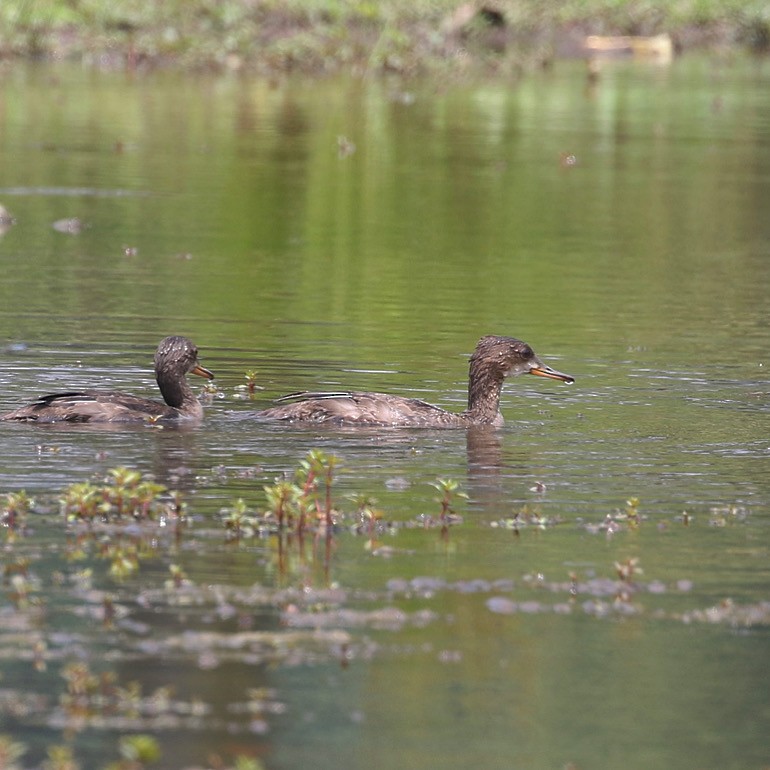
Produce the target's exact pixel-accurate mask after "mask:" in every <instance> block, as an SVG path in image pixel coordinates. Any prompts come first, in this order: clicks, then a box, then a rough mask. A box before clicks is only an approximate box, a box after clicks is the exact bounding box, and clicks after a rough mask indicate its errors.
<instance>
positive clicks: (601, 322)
mask: <svg viewBox="0 0 770 770" xmlns="http://www.w3.org/2000/svg"><path fill="white" fill-rule="evenodd" d="M767 65H768V63H767V62H766V61H762V60H759V61H757V60H730V61H727V60H719V61H713V60H710V59H706V58H703V59H699V58H687V59H684V60H678V61H676V62H674V64H673V65H672V66H671V67H668V68H658V67H647V66H640V65H639V64H638V63H629V62H621V63H617V64H613V65H612V66H609V67H607V68H605V69H604V70H603V71H602V74H601V77H600V79H599V81H598V83H596V84H595V85H592V86H589V85H588V84H587V83H586V81H585V77H584V69H583V67H582V65H577V64H571V63H560V64H558V65H557V66H556V67H555V68H554V70H553V71H552V72H548V73H543V74H540V75H536V76H533V77H532V78H529V79H527V80H524V81H522V82H520V83H505V82H494V83H485V82H473V83H449V84H447V83H442V84H436V83H428V82H425V83H410V84H408V85H404V84H403V83H401V82H399V81H388V80H383V81H364V82H361V81H352V80H351V81H346V80H328V81H325V80H321V81H318V80H313V81H305V80H300V79H298V80H285V81H277V82H268V81H261V80H249V79H239V78H230V79H228V78H217V79H214V78H211V79H209V78H207V77H204V76H197V77H184V76H179V75H172V74H163V73H154V74H152V75H147V76H133V77H129V76H126V75H123V74H119V73H93V72H87V71H81V70H78V69H70V68H66V67H55V68H51V67H32V68H26V69H25V68H18V69H13V70H6V71H4V72H3V74H2V78H3V92H2V97H0V107H1V108H2V114H3V122H2V133H3V142H2V148H1V149H0V161H2V167H3V170H4V173H3V179H2V182H1V185H2V187H0V202H2V203H3V204H4V205H5V206H6V208H8V209H9V210H10V211H11V212H12V213H13V214H14V216H15V218H16V223H15V224H14V225H13V226H12V227H11V228H10V229H9V230H8V231H7V232H6V233H5V234H4V235H3V236H2V237H1V238H0V260H2V265H3V280H2V281H1V282H0V297H1V298H2V305H1V308H2V309H1V310H0V342H2V344H3V346H4V349H3V351H2V354H1V355H0V386H2V390H1V391H0V392H1V393H2V397H1V398H0V408H2V409H3V410H5V409H8V408H11V407H12V406H13V405H16V404H18V403H21V402H24V401H26V400H29V399H31V398H33V397H35V396H36V395H38V394H40V393H44V392H56V391H61V390H71V389H73V388H79V387H86V386H90V385H92V384H99V385H100V386H105V387H112V388H118V389H122V390H128V391H130V392H133V393H137V394H144V395H150V396H151V395H154V393H155V386H154V382H153V378H152V372H151V361H152V353H153V351H154V348H155V346H156V345H157V342H158V340H159V339H160V338H161V337H163V336H165V335H166V334H173V333H179V334H186V335H189V336H190V337H191V338H192V339H194V340H195V341H196V343H197V344H198V345H199V347H200V349H201V358H202V361H203V363H204V365H205V366H207V367H209V368H211V369H212V370H213V371H214V372H215V373H216V375H217V380H216V383H217V385H218V387H219V393H218V394H217V395H215V396H212V397H211V399H210V400H211V403H210V406H209V407H208V410H207V419H206V422H205V423H204V424H203V425H201V426H200V427H197V428H194V429H192V430H181V431H176V430H157V429H153V428H144V427H141V428H138V429H130V430H118V431H115V430H93V429H87V428H85V429H84V428H77V427H74V428H73V427H65V428H55V427H52V428H36V427H34V426H27V425H4V426H2V428H1V429H0V451H1V452H2V455H3V458H4V460H3V463H2V467H0V491H3V492H11V491H18V490H21V489H25V490H26V491H27V492H28V493H29V494H31V495H33V496H34V497H35V499H36V501H37V506H36V509H35V513H34V514H33V516H32V524H31V527H30V531H29V533H28V536H27V537H22V538H17V539H16V540H15V541H14V542H13V543H12V544H11V545H9V547H8V548H7V549H6V551H5V552H4V554H3V559H4V561H5V565H6V567H5V569H6V586H5V588H6V593H5V597H4V599H3V604H2V609H1V611H2V613H3V616H4V619H5V622H4V628H6V629H7V630H6V631H4V632H3V635H2V637H0V639H2V641H0V650H1V651H2V657H3V664H2V666H3V676H2V681H1V682H0V687H1V688H2V698H0V723H1V724H2V729H0V732H3V733H11V734H13V735H14V737H15V738H16V739H17V740H20V741H23V742H24V743H25V744H26V745H27V747H28V753H27V755H25V762H26V765H25V766H33V765H36V764H39V763H40V762H41V761H42V759H43V758H44V757H45V756H46V750H47V749H48V748H49V747H50V746H52V745H54V744H62V743H69V744H71V745H72V747H73V750H74V752H75V755H76V756H77V757H78V758H79V759H80V760H81V762H82V763H83V766H84V767H86V766H102V765H105V764H107V763H108V762H109V761H111V760H113V759H114V758H115V757H117V741H118V737H119V736H120V735H125V734H131V733H151V734H153V735H154V736H155V737H156V738H157V739H158V740H159V742H160V744H161V748H162V750H163V753H164V758H163V765H164V766H165V767H180V768H181V767H188V766H193V765H202V764H204V763H206V762H211V761H212V760H211V756H212V755H219V756H221V757H222V758H223V761H225V762H232V761H233V757H234V756H237V755H239V754H242V755H247V756H256V757H258V758H259V759H261V761H262V762H263V763H264V765H265V766H266V767H268V768H273V767H274V768H295V767H307V766H312V767H317V768H326V767H329V768H332V767H333V768H357V767H360V766H361V765H362V764H363V763H364V762H365V763H366V764H367V765H368V766H372V767H375V768H392V767H400V768H404V767H406V768H426V767H437V766H444V767H457V768H465V767H468V766H469V765H474V766H482V767H497V766H499V767H522V768H525V767H526V768H553V767H568V766H574V767H581V768H582V767H606V768H611V767H613V768H614V767H618V766H623V767H626V768H631V769H632V770H633V769H636V768H640V769H646V768H660V767H680V768H761V767H764V766H765V765H766V764H767V763H768V762H770V755H769V754H768V751H767V741H766V737H765V736H766V735H767V730H768V726H769V725H768V714H770V701H769V700H768V692H770V687H768V684H770V683H768V673H767V672H768V652H767V650H768V644H767V642H768V639H767V631H768V610H769V607H768V601H770V597H769V596H768V580H769V578H770V574H769V573H770V568H769V567H768V546H767V542H768V540H767V530H768V523H769V521H770V519H769V514H770V511H769V509H768V495H769V494H770V482H769V481H768V479H770V476H768V473H767V468H768V458H769V456H770V444H769V443H768V438H767V437H768V420H769V419H770V411H769V410H768V406H767V403H768V394H770V387H768V385H767V367H768V366H770V361H768V359H767V350H768V346H769V344H770V324H769V320H770V316H769V315H768V304H767V300H766V289H767V286H768V285H770V263H768V260H767V254H766V252H767V244H768V243H769V242H770V224H768V222H769V221H770V220H768V217H767V215H766V214H767V211H768V210H769V206H770V194H769V193H768V189H769V187H768V181H769V180H770V139H769V138H768V137H770V100H768V97H767V94H768V85H769V84H768V77H769V74H770V71H769V70H768V66H767ZM67 217H78V218H79V219H80V220H81V221H82V223H83V229H82V231H81V232H80V233H79V234H68V233H62V232H59V231H58V230H56V229H54V228H53V227H52V224H53V223H54V222H55V221H57V220H60V219H62V218H67ZM487 333H497V334H509V335H512V336H517V337H520V338H522V339H525V340H526V341H528V342H529V343H530V344H531V345H532V346H533V347H534V348H535V350H536V351H537V352H538V353H539V354H540V355H541V356H542V357H543V359H544V360H545V361H546V362H547V363H550V364H552V365H553V366H555V367H556V368H558V369H560V370H562V371H565V372H569V373H570V374H572V375H574V376H575V378H576V383H575V384H574V385H573V386H570V387H566V386H563V385H561V384H559V383H555V382H553V383H552V382H549V381H544V380H541V379H539V378H533V377H524V378H519V379H518V380H515V381H511V382H509V383H508V384H507V385H506V387H505V390H504V395H503V402H502V410H503V413H504V415H505V417H506V421H507V424H506V427H505V428H504V429H502V430H500V431H492V432H489V431H471V432H469V433H467V434H466V432H464V431H413V430H412V431H409V430H359V431H356V430H334V429H327V428H312V427H311V428H301V427H290V428H287V427H286V426H280V425H277V426H275V425H264V424H256V423H255V422H254V421H252V420H251V419H249V416H248V415H249V412H251V411H254V410H255V409H256V408H258V407H259V406H260V405H261V404H266V403H268V402H269V401H270V400H271V399H272V398H274V397H277V396H279V395H281V394H283V393H287V392H291V391H295V390H300V389H304V388H310V389H339V388H341V387H346V388H356V389H367V390H383V391H390V392H401V393H409V394H414V395H418V396H420V397H422V398H425V399H427V400H429V401H431V402H433V403H437V404H440V405H442V406H445V407H447V408H450V409H457V410H460V409H462V408H463V406H464V401H465V398H466V376H467V358H468V355H469V354H470V353H471V351H472V350H473V347H474V345H475V343H476V340H477V339H478V338H479V337H480V336H481V335H483V334H487ZM251 369H254V370H256V372H257V380H258V383H259V385H260V387H261V388H263V390H259V391H257V394H256V398H255V400H254V401H250V400H248V399H245V398H243V396H244V392H243V390H242V387H241V388H239V386H243V385H245V383H246V379H245V373H246V372H247V371H248V370H251ZM312 448H319V449H321V450H323V451H324V452H326V453H328V454H333V455H335V456H337V457H339V459H340V466H339V469H338V471H337V474H336V480H335V486H334V499H335V503H336V505H337V507H338V508H339V510H340V513H341V518H340V526H339V528H338V530H337V531H336V532H335V534H334V536H333V538H332V539H331V541H330V543H328V544H327V542H326V541H325V539H324V538H320V539H318V540H315V539H313V538H312V537H311V538H308V539H307V541H306V542H305V543H304V544H303V545H300V544H299V543H297V542H296V541H292V542H291V543H289V544H285V547H284V548H282V549H280V550H279V549H278V547H277V543H276V539H275V538H261V539H260V538H246V539H242V540H241V541H240V542H226V539H225V526H224V523H223V521H222V514H221V511H222V509H226V508H230V507H232V505H233V504H234V501H235V500H236V499H237V498H239V497H242V498H243V499H244V500H245V501H246V502H247V504H248V505H249V506H251V507H252V508H253V509H260V510H264V506H265V501H264V495H263V491H262V488H263V486H264V485H265V484H270V483H272V482H273V480H274V479H275V478H276V477H278V476H280V475H281V474H284V473H291V472H293V470H294V469H295V468H296V467H297V465H298V463H299V462H300V460H301V459H302V458H303V457H305V455H306V453H307V451H308V450H309V449H312ZM120 465H124V466H128V467H131V468H136V469H138V470H140V471H141V472H142V473H144V474H152V475H153V476H154V477H155V478H156V479H157V480H158V481H159V482H160V483H163V484H165V485H167V486H169V487H171V488H173V489H178V490H180V491H181V492H182V493H183V494H184V496H185V500H186V502H187V505H188V512H189V514H190V516H191V519H192V524H191V527H190V528H189V529H187V530H185V532H184V533H183V534H182V536H181V539H179V538H175V537H174V536H173V535H172V534H170V533H169V534H168V535H166V534H164V533H162V532H160V533H158V532H154V533H151V534H149V535H146V536H144V535H143V536H142V537H139V533H138V532H137V531H135V530H129V533H128V535H127V537H128V538H129V539H130V538H131V537H134V538H138V539H139V541H140V542H142V543H144V545H145V546H146V551H147V552H146V554H145V557H144V558H143V559H142V560H141V565H140V569H139V571H138V573H137V574H136V575H134V576H132V577H130V578H128V579H126V580H124V581H118V580H115V579H114V578H113V577H111V576H110V574H109V569H108V567H109V562H108V561H107V560H105V559H104V558H103V554H102V555H101V556H100V551H99V547H98V543H99V537H97V538H96V540H95V541H94V542H91V541H88V542H86V543H85V545H84V546H83V548H84V551H85V553H84V554H83V558H82V559H80V558H79V557H78V558H74V557H73V547H72V540H73V538H72V535H70V537H69V538H68V536H67V532H66V527H65V524H64V522H63V521H62V519H61V517H60V516H59V515H58V513H57V510H58V502H57V500H58V498H59V496H60V495H61V493H62V491H63V490H64V489H65V487H67V486H68V485H69V484H71V483H73V482H80V481H86V480H92V481H95V480H101V479H102V478H103V477H104V476H105V474H106V473H107V471H108V470H109V469H110V468H114V467H116V466H120ZM437 478H451V479H455V480H457V481H459V482H460V483H461V485H462V488H463V490H464V491H465V492H466V493H467V494H468V499H467V500H462V499H459V500H458V501H457V503H456V510H457V512H458V514H459V515H460V516H461V520H460V521H458V522H457V523H455V524H453V525H452V526H451V527H449V528H448V530H447V531H442V528H441V527H440V526H435V524H436V522H435V517H436V515H437V513H438V510H439V506H438V503H437V502H436V499H435V498H436V497H437V495H438V493H437V491H436V490H435V489H434V488H433V487H432V486H431V482H434V481H435V480H436V479H437ZM351 494H359V495H360V494H367V495H369V496H372V497H374V498H376V500H377V503H376V505H377V507H378V508H379V509H380V510H381V511H382V519H381V520H380V521H381V527H380V529H379V531H378V533H377V536H376V542H375V544H374V548H372V544H371V542H370V538H369V537H368V536H366V534H361V533H360V532H359V531H358V528H357V527H356V526H355V504H354V503H353V502H352V501H351V500H350V499H349V498H348V495H351ZM631 498H637V499H638V501H639V502H638V505H637V506H636V507H634V504H632V505H631V506H630V507H629V504H628V503H627V501H628V500H630V499H631ZM629 511H630V512H631V514H632V517H631V520H630V521H629V519H628V512H629ZM113 534H114V533H113ZM103 536H104V535H103ZM111 536H112V535H111ZM143 538H145V539H143ZM327 546H328V549H327ZM74 551H75V552H77V549H74ZM25 559H26V560H28V562H29V566H28V572H29V579H30V580H32V581H33V582H34V583H35V585H37V586H38V588H39V590H38V591H37V595H38V596H39V598H40V599H41V600H42V605H41V608H36V607H34V606H32V607H29V606H28V607H22V606H19V602H18V597H16V598H14V595H13V588H12V584H11V577H10V576H11V575H12V573H13V570H14V569H15V568H18V565H19V564H20V563H22V562H23V561H24V560H25ZM636 560H638V561H636ZM172 564H175V565H180V566H181V567H183V569H184V571H185V573H186V575H187V578H188V579H189V581H190V583H191V585H190V587H189V588H188V589H187V590H186V591H181V592H180V591H175V590H172V589H167V588H165V586H164V584H165V581H166V580H167V579H168V576H169V566H170V565H172ZM9 565H11V566H10V567H9ZM12 565H16V567H13V566H12ZM618 565H619V566H618ZM624 568H625V569H630V570H631V571H632V574H631V576H630V578H629V579H628V580H626V581H623V580H620V579H619V577H618V571H619V570H621V571H622V570H623V569H624ZM86 569H91V570H92V573H91V574H90V575H88V574H85V573H84V572H83V570H86ZM105 596H107V597H109V598H111V599H112V600H113V601H114V602H115V604H116V605H117V606H118V607H119V610H120V611H119V613H118V617H117V619H116V621H115V622H114V624H113V625H112V626H111V627H103V624H102V622H101V619H102V618H103V607H104V599H105ZM249 634H251V636H249ZM239 635H240V636H239ZM30 640H32V642H33V652H34V654H33V652H30ZM73 661H81V662H84V663H85V664H86V665H87V666H88V667H89V668H90V670H92V671H93V672H96V673H104V672H107V673H110V674H111V675H114V676H115V678H116V681H117V682H118V683H119V685H120V686H122V687H124V688H125V687H128V685H129V683H130V682H132V681H136V682H138V683H139V686H140V688H141V693H142V694H143V695H144V696H145V697H146V698H147V702H146V703H145V704H144V706H143V707H141V708H135V709H134V710H133V711H132V710H131V709H127V708H125V704H123V705H121V706H115V705H114V704H113V705H112V706H111V707H110V708H109V709H107V708H106V707H100V706H99V705H98V703H95V702H91V703H90V704H89V706H88V708H85V709H84V710H83V711H82V712H79V711H77V709H75V710H74V711H73V708H72V706H71V703H69V702H68V701H67V700H66V695H67V692H68V689H67V682H66V680H65V678H64V676H63V673H64V672H65V671H66V666H67V665H68V664H70V663H72V662H73ZM168 685H170V686H172V687H173V692H172V694H171V695H169V696H168V698H169V699H170V700H164V699H163V697H162V694H159V693H158V688H161V687H165V686H168ZM163 692H165V691H163ZM153 693H154V694H155V697H154V698H150V695H152V694H153Z"/></svg>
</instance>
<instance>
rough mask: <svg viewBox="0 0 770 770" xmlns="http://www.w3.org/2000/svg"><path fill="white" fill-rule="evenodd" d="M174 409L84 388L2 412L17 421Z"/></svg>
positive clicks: (109, 418)
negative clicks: (6, 412) (83, 389)
mask: <svg viewBox="0 0 770 770" xmlns="http://www.w3.org/2000/svg"><path fill="white" fill-rule="evenodd" d="M176 411H177V410H175V409H173V408H172V407H169V406H167V405H166V404H163V403H161V402H159V401H153V400H151V399H147V398H139V397H138V396H132V395H130V394H128V393H114V392H110V391H98V390H85V391H80V392H72V393H52V394H49V395H46V396H41V397H40V398H38V399H37V401H35V402H33V403H32V404H29V405H28V406H23V407H21V408H20V409H16V410H14V411H12V412H9V413H8V414H5V415H3V416H2V417H0V419H3V420H17V421H20V422H40V423H47V422H138V421H144V420H157V419H161V418H164V417H172V416H175V414H176Z"/></svg>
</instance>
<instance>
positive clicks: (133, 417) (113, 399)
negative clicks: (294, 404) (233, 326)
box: [0, 337, 214, 423]
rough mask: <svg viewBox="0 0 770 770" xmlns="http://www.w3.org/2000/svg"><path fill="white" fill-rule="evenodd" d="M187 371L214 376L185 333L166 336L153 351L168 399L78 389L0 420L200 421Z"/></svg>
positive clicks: (200, 410) (200, 409)
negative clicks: (199, 357)
mask: <svg viewBox="0 0 770 770" xmlns="http://www.w3.org/2000/svg"><path fill="white" fill-rule="evenodd" d="M188 373H192V374H197V375H199V376H200V377H205V378H206V379H209V380H212V379H214V375H213V374H212V373H211V372H210V371H209V370H208V369H204V368H203V367H202V366H201V365H200V364H199V363H198V348H196V347H195V345H193V344H192V342H190V340H188V339H187V338H186V337H166V338H165V339H163V340H161V342H160V344H159V345H158V349H157V351H156V352H155V379H156V380H157V381H158V387H159V388H160V392H161V394H162V395H163V400H164V401H165V402H166V403H165V404H164V403H161V402H160V401H154V400H152V399H149V398H141V397H139V396H132V395H130V394H128V393H118V392H115V391H110V390H82V391H79V392H72V393H55V394H53V395H50V396H41V397H40V398H39V399H38V400H37V401H35V402H34V403H32V404H29V405H28V406H22V407H20V408H19V409H15V410H14V411H12V412H8V413H7V414H3V415H0V420H16V421H19V422H38V423H51V422H77V423H84V422H86V423H87V422H94V423H95V422H99V423H105V422H156V421H158V420H161V421H167V420H201V419H202V418H203V407H202V406H201V403H200V401H198V399H197V397H196V396H195V394H194V393H193V392H192V388H190V385H189V384H188V382H187V380H186V379H185V375H187V374H188Z"/></svg>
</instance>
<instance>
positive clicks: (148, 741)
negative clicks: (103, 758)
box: [105, 735, 160, 770]
mask: <svg viewBox="0 0 770 770" xmlns="http://www.w3.org/2000/svg"><path fill="white" fill-rule="evenodd" d="M118 751H119V752H120V756H121V759H120V760H119V761H117V762H112V763H111V764H109V765H107V768H105V770H140V769H141V768H142V767H144V766H145V765H147V764H149V763H151V762H157V761H158V760H159V759H160V746H159V745H158V741H157V740H156V739H155V738H153V737H152V736H151V735H124V736H123V737H122V738H121V739H120V741H119V743H118Z"/></svg>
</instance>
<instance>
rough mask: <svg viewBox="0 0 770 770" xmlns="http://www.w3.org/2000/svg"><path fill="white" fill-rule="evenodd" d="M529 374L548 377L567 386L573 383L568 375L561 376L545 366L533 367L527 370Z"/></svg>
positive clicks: (572, 379)
mask: <svg viewBox="0 0 770 770" xmlns="http://www.w3.org/2000/svg"><path fill="white" fill-rule="evenodd" d="M529 373H530V374H534V375H537V376H538V377H548V378H549V379H551V380H561V381H562V382H566V383H567V384H568V385H571V384H572V383H573V382H575V378H574V377H570V376H569V375H568V374H563V373H562V372H557V371H556V369H551V367H550V366H546V365H545V364H538V365H537V366H533V367H532V368H531V369H530V370H529Z"/></svg>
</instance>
